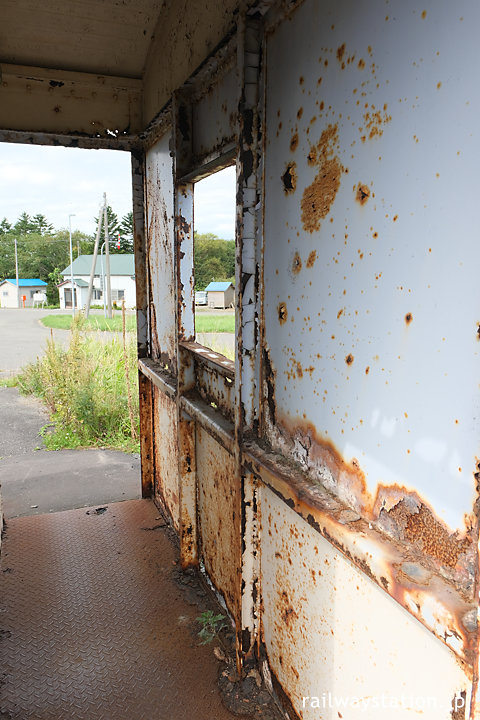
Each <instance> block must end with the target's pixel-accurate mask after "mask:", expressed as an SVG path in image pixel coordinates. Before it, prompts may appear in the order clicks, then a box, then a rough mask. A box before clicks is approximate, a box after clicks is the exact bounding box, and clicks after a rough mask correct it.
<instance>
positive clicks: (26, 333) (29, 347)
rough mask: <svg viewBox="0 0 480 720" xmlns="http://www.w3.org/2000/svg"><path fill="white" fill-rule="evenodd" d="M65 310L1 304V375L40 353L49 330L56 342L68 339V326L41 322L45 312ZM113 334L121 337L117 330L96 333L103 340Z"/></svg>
mask: <svg viewBox="0 0 480 720" xmlns="http://www.w3.org/2000/svg"><path fill="white" fill-rule="evenodd" d="M65 312H68V311H65V310H41V309H38V308H36V309H35V310H34V309H33V308H25V309H21V310H17V309H10V308H0V378H2V377H8V376H9V375H14V374H15V372H16V371H18V370H20V368H21V367H23V366H24V365H25V364H26V363H29V362H33V361H34V360H36V359H37V357H38V356H39V355H43V352H44V350H45V347H46V343H47V339H48V338H50V337H51V336H52V333H53V338H54V340H56V341H57V342H60V343H62V344H64V345H66V344H67V343H68V341H69V338H70V331H69V330H53V329H50V328H47V327H45V326H44V325H43V324H42V323H41V322H40V320H41V318H43V317H45V316H46V315H64V314H65ZM94 314H98V315H103V311H102V310H92V315H94ZM116 336H118V337H120V333H110V332H102V333H99V337H102V338H103V339H104V340H107V339H109V338H112V337H116Z"/></svg>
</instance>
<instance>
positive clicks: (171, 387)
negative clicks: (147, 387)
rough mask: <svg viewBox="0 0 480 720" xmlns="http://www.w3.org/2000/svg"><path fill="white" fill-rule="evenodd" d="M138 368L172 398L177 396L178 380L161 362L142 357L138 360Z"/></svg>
mask: <svg viewBox="0 0 480 720" xmlns="http://www.w3.org/2000/svg"><path fill="white" fill-rule="evenodd" d="M138 369H139V370H140V372H141V373H142V375H145V377H147V378H148V379H149V380H150V381H151V382H152V383H153V384H154V385H155V386H156V387H158V389H159V390H161V391H162V392H163V393H165V395H167V396H168V397H169V398H171V399H172V400H175V398H176V397H177V381H176V379H175V378H174V377H173V376H172V375H170V374H169V373H167V372H166V371H165V370H164V369H163V368H162V366H161V365H160V363H157V362H155V360H152V359H151V358H141V359H139V361H138Z"/></svg>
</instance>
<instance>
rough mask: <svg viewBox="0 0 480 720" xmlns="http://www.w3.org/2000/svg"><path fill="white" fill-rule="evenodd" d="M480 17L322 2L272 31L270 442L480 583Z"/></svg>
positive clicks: (467, 7) (457, 9) (472, 11)
mask: <svg viewBox="0 0 480 720" xmlns="http://www.w3.org/2000/svg"><path fill="white" fill-rule="evenodd" d="M347 7H348V11H346V8H347ZM367 17H368V21H367ZM478 20H479V16H478V9H477V8H476V7H474V6H473V5H472V4H471V3H468V2H466V3H458V4H455V5H452V6H450V7H449V8H447V7H446V6H444V5H442V6H438V4H436V3H432V2H430V3H424V5H423V6H422V7H421V8H420V7H419V6H418V4H417V3H415V2H406V3H402V6H401V7H398V8H395V12H392V13H390V12H389V9H388V7H386V6H385V4H384V3H383V2H373V3H370V4H369V7H368V13H367V14H365V11H364V8H363V7H361V6H359V5H358V4H354V3H346V4H342V5H341V6H339V5H338V4H336V3H334V2H326V3H321V4H320V3H318V2H314V1H313V0H306V2H304V3H303V4H302V6H301V7H300V8H299V9H298V10H297V11H296V12H295V13H294V15H293V16H292V17H291V18H290V21H289V22H286V23H282V24H279V25H277V26H275V27H274V28H272V31H271V32H270V33H269V34H268V37H267V41H266V55H267V71H266V73H267V89H266V108H267V109H266V127H265V130H266V145H265V226H264V232H265V258H264V267H265V277H264V298H265V302H264V323H265V342H266V347H267V349H268V353H269V358H270V366H269V367H268V369H267V372H268V375H269V380H268V382H269V383H270V387H271V394H272V396H273V397H274V402H272V407H273V405H274V406H275V407H274V410H273V411H272V413H270V414H269V416H267V422H266V425H265V433H266V436H267V437H268V438H269V440H270V441H271V442H272V444H273V445H274V446H275V447H277V448H278V449H279V450H280V451H281V452H283V453H286V454H288V455H290V456H291V457H292V458H293V459H295V461H296V462H297V463H298V465H299V466H300V467H301V468H302V469H303V470H304V471H305V472H307V474H309V475H310V477H311V478H312V481H313V482H321V483H322V484H324V485H326V486H327V487H328V488H330V489H331V490H332V491H333V492H335V493H337V494H338V495H339V496H340V497H341V498H343V499H344V500H345V501H346V502H347V503H348V504H349V505H350V506H351V507H352V509H354V510H356V511H357V512H358V513H360V514H361V515H362V516H364V517H366V518H368V519H369V520H371V521H375V522H377V523H378V524H379V526H380V527H382V528H383V529H384V530H385V532H387V533H390V534H391V535H393V536H394V537H395V538H396V539H398V540H401V541H402V542H405V543H409V544H411V545H412V547H413V551H414V552H416V553H419V554H424V555H426V556H427V557H428V560H429V561H430V560H431V561H432V562H433V563H434V564H436V565H437V567H442V568H443V569H444V571H445V572H447V573H448V574H449V575H450V576H451V577H452V579H455V580H457V581H459V582H469V584H470V587H472V586H473V582H474V578H475V574H476V549H475V544H476V539H477V535H478V528H477V525H478V522H477V518H476V516H475V514H474V505H475V502H476V499H477V489H476V479H475V477H474V473H475V472H476V471H477V463H478V458H477V457H476V456H477V454H478V433H479V417H480V416H479V413H478V408H479V398H478V393H477V392H476V391H475V392H471V393H470V392H469V393H465V392H462V391H461V390H460V388H461V387H462V386H463V388H466V387H467V386H469V387H470V388H472V390H473V388H476V387H477V384H478V383H477V375H478V367H477V366H478V356H479V344H478V341H479V335H478V319H479V318H478V308H477V302H476V294H477V291H476V278H475V272H476V265H477V262H476V254H477V253H476V251H475V250H474V248H473V246H472V232H471V228H472V227H474V225H475V222H476V221H475V212H476V209H475V201H474V193H475V190H474V185H473V184H471V183H470V181H469V178H472V177H473V176H474V174H475V158H476V156H477V155H478V152H479V149H480V148H479V146H478V138H477V137H476V136H475V134H473V135H472V132H471V130H472V123H474V118H475V117H476V115H477V113H478V110H479V108H478V98H477V97H476V95H474V94H472V90H473V88H474V87H475V82H476V80H475V77H476V65H475V63H473V62H469V61H468V58H467V57H465V55H464V54H463V53H460V52H459V48H460V47H461V48H468V47H472V43H473V33H474V30H473V28H474V27H475V26H476V24H477V22H478ZM445 27H448V28H449V39H448V42H447V43H445V42H444V41H445V36H444V28H445ZM406 38H408V42H407V43H406V42H405V39H406ZM287 45H288V46H289V47H290V49H291V52H292V53H293V54H294V56H295V63H292V62H291V57H290V53H289V54H286V53H285V47H286V46H287ZM286 97H288V102H285V98H286ZM433 119H434V121H433ZM452 128H455V132H452ZM452 183H453V185H452ZM467 258H469V260H467ZM467 578H468V579H467Z"/></svg>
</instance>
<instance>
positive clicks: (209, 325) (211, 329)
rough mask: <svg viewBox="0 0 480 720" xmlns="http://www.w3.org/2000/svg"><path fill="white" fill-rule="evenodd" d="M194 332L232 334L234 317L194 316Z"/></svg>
mask: <svg viewBox="0 0 480 720" xmlns="http://www.w3.org/2000/svg"><path fill="white" fill-rule="evenodd" d="M195 331H196V332H197V333H234V332H235V316H234V315H204V314H203V313H202V314H200V313H198V314H197V315H195Z"/></svg>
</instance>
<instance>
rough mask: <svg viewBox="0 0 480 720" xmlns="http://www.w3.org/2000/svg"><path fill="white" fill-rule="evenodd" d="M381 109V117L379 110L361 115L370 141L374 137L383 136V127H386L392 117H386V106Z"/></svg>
mask: <svg viewBox="0 0 480 720" xmlns="http://www.w3.org/2000/svg"><path fill="white" fill-rule="evenodd" d="M383 108H384V111H383V115H382V113H381V112H380V110H377V111H376V112H374V111H373V109H372V111H371V112H368V111H367V112H366V113H364V115H363V121H364V123H365V128H366V130H367V132H368V137H369V139H370V140H372V138H374V137H380V136H381V135H383V125H386V124H387V123H389V122H390V121H391V119H392V116H391V115H388V114H387V112H386V109H387V106H386V105H384V106H383Z"/></svg>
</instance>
